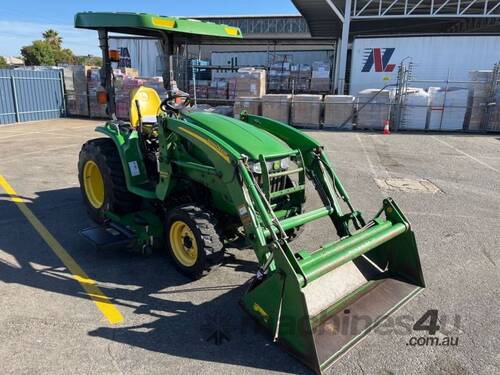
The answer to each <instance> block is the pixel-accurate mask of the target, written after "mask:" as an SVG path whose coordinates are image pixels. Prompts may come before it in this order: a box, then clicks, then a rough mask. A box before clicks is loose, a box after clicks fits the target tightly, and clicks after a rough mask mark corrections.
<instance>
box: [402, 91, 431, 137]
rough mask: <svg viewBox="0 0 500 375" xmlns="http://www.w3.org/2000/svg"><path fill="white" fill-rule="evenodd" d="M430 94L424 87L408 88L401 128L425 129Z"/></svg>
mask: <svg viewBox="0 0 500 375" xmlns="http://www.w3.org/2000/svg"><path fill="white" fill-rule="evenodd" d="M428 105H429V94H428V93H427V91H425V90H424V89H420V88H408V91H407V95H406V96H405V103H404V106H403V108H402V113H401V122H400V124H399V128H400V129H408V130H425V127H426V124H427V109H428Z"/></svg>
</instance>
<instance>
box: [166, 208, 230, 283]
mask: <svg viewBox="0 0 500 375" xmlns="http://www.w3.org/2000/svg"><path fill="white" fill-rule="evenodd" d="M165 225H166V227H165V229H166V230H165V234H166V241H165V242H166V243H167V250H168V253H169V255H170V258H171V259H172V261H173V263H174V265H175V266H176V268H177V269H178V270H179V271H180V272H181V273H182V274H184V275H186V276H187V277H189V278H191V279H194V280H196V279H199V278H200V277H201V276H202V275H203V274H204V273H205V271H208V270H209V269H210V267H211V266H213V265H215V264H217V263H220V262H221V261H222V258H223V250H224V246H223V243H222V240H221V238H220V235H219V232H218V229H217V220H216V219H215V217H214V215H213V214H212V213H211V212H210V211H207V210H205V209H203V208H201V207H198V206H194V205H183V206H179V207H176V208H174V209H172V210H171V211H170V212H168V213H167V217H166V220H165Z"/></svg>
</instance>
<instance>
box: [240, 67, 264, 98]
mask: <svg viewBox="0 0 500 375" xmlns="http://www.w3.org/2000/svg"><path fill="white" fill-rule="evenodd" d="M265 93H266V71H265V70H263V69H255V68H241V69H239V70H238V73H237V74H236V95H237V96H238V97H259V98H260V97H262V96H263V95H265Z"/></svg>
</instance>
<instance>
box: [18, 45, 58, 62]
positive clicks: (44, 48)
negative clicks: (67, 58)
mask: <svg viewBox="0 0 500 375" xmlns="http://www.w3.org/2000/svg"><path fill="white" fill-rule="evenodd" d="M21 55H22V56H23V57H24V63H25V64H26V65H55V64H56V58H55V53H54V48H53V46H51V45H50V44H49V43H48V42H47V41H45V40H35V41H34V42H33V44H32V45H30V46H24V47H23V48H22V49H21Z"/></svg>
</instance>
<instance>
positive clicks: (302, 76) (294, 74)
mask: <svg viewBox="0 0 500 375" xmlns="http://www.w3.org/2000/svg"><path fill="white" fill-rule="evenodd" d="M292 87H293V89H294V91H299V92H300V91H307V90H309V89H310V87H311V66H310V65H307V64H293V65H292V66H291V71H290V88H292Z"/></svg>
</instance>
